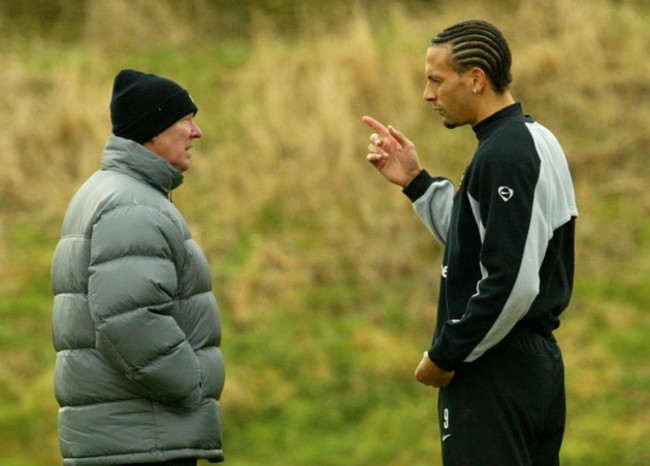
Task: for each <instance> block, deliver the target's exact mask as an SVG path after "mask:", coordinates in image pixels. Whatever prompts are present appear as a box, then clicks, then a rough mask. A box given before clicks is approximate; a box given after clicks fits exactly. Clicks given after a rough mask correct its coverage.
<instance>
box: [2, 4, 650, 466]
mask: <svg viewBox="0 0 650 466" xmlns="http://www.w3.org/2000/svg"><path fill="white" fill-rule="evenodd" d="M239 3H241V2H236V1H223V2H211V1H208V0H192V1H188V2H184V3H183V5H185V8H183V11H179V8H178V3H177V2H173V1H154V0H135V1H133V2H129V1H127V0H111V1H108V0H96V1H83V0H75V1H74V2H69V3H66V2H63V1H52V2H48V3H47V4H48V5H49V6H48V8H49V10H48V9H43V10H39V9H38V8H35V6H37V5H38V4H39V2H37V1H36V0H30V1H24V2H12V1H9V0H7V1H5V2H0V28H1V30H2V31H3V34H2V37H0V59H1V61H2V64H3V66H2V67H0V83H1V84H2V93H0V128H2V130H0V147H1V148H2V149H1V150H0V161H1V162H2V167H3V169H2V170H1V171H0V199H1V200H0V466H49V465H55V464H60V457H59V452H58V440H57V433H56V413H57V405H56V401H55V400H54V394H53V388H52V373H53V362H54V356H55V355H54V350H53V349H52V345H51V337H50V332H51V323H50V319H51V304H52V293H51V290H50V286H49V267H50V263H51V257H52V253H53V251H54V247H55V245H56V242H57V240H58V235H59V231H60V226H61V221H62V217H63V214H64V211H65V208H66V206H67V203H68V201H69V200H70V198H71V196H72V195H73V194H74V192H75V190H76V189H77V188H78V187H79V185H80V184H81V183H82V182H83V181H84V180H85V179H86V178H87V177H88V176H89V175H90V174H91V173H92V172H93V171H94V170H96V169H97V167H98V164H99V158H100V155H101V151H102V149H103V146H104V143H105V140H106V138H107V137H108V135H109V133H110V121H109V115H108V104H109V99H110V92H111V86H112V80H113V77H114V76H115V74H116V73H117V71H119V69H121V68H124V67H133V68H137V69H142V70H146V71H150V72H155V73H159V74H162V75H164V76H168V77H171V78H173V79H175V80H176V81H178V82H180V83H182V84H184V85H185V86H186V87H188V89H189V90H190V91H191V93H192V95H193V97H194V99H195V100H196V102H197V104H198V107H199V113H198V115H197V121H198V123H199V125H200V126H201V127H202V129H203V131H204V133H205V136H204V138H203V139H201V140H199V141H198V142H197V144H196V147H195V149H194V150H193V151H194V158H193V162H192V163H193V166H192V169H191V171H190V172H188V174H187V176H186V181H185V183H184V185H183V186H182V187H181V188H179V189H178V190H177V191H176V192H175V194H174V202H175V203H176V204H177V205H178V207H179V208H180V210H181V211H182V212H183V213H184V214H185V217H186V219H187V220H188V222H189V223H190V226H191V228H192V233H193V235H194V236H195V238H196V239H197V240H198V241H199V243H200V244H201V245H202V247H203V249H204V251H205V252H206V254H207V256H208V258H209V260H210V263H211V267H212V271H213V274H214V287H215V293H216V295H217V298H218V300H219V303H220V306H221V308H222V318H223V321H224V329H223V331H224V341H223V350H224V354H225V357H226V363H227V380H226V387H225V391H224V394H223V398H222V406H223V423H224V441H225V452H226V455H227V464H231V465H233V466H234V465H298V466H302V465H370V464H382V465H398V466H402V465H405V466H410V465H414V466H419V465H431V464H438V462H439V457H440V456H439V445H438V442H439V440H438V431H437V426H436V420H435V419H436V414H435V413H436V406H435V399H436V393H435V391H433V390H428V389H426V388H424V387H423V386H420V385H419V384H417V383H416V382H415V381H414V378H413V371H414V369H415V366H416V365H417V363H418V362H419V360H420V357H421V354H422V351H423V350H424V349H426V347H427V346H428V343H429V341H430V336H431V333H432V330H433V323H434V321H435V319H434V316H435V303H436V298H437V284H438V275H439V265H440V259H441V250H440V248H439V247H438V246H437V244H436V243H435V241H434V240H433V238H432V237H431V236H430V235H429V234H428V232H427V231H426V229H425V228H424V227H423V226H422V225H421V224H420V223H419V221H418V220H417V219H416V218H415V215H414V214H413V212H412V209H411V206H410V203H409V202H408V200H407V199H406V197H404V196H403V195H402V194H401V193H400V192H399V189H397V188H395V187H394V186H391V185H389V184H388V183H386V182H385V181H384V180H383V179H381V177H380V176H379V175H378V174H377V173H375V172H374V169H373V168H372V167H371V166H370V165H369V164H368V163H367V162H366V161H365V154H366V145H367V137H368V135H369V131H368V130H367V128H366V127H365V126H364V125H363V124H362V123H361V120H360V119H361V116H362V115H365V114H369V115H373V116H375V117H377V118H378V119H380V120H382V121H386V122H390V123H391V124H393V125H394V126H396V127H397V128H399V129H401V130H402V131H404V132H405V133H406V134H407V135H408V136H409V137H410V138H411V139H412V140H413V141H415V142H416V144H417V147H418V152H419V154H420V157H421V159H422V161H423V163H424V165H425V166H426V167H427V169H428V170H429V171H430V172H431V173H435V174H441V175H444V176H449V177H450V178H452V179H454V180H457V179H458V178H459V176H460V173H461V172H462V170H463V168H464V167H465V165H466V164H467V163H468V161H469V159H470V157H471V155H472V153H473V151H474V148H475V145H476V141H475V138H474V135H473V133H472V132H471V129H469V128H460V129H457V130H454V131H448V130H446V129H444V128H443V127H442V125H441V124H440V121H439V118H438V116H437V115H435V114H434V113H432V111H431V109H430V106H429V105H427V104H425V103H424V102H423V101H422V99H421V96H422V90H423V86H424V78H423V69H424V54H425V51H426V46H427V44H428V41H429V40H430V38H431V37H432V36H433V35H434V34H435V33H436V32H437V31H439V30H441V29H442V28H444V27H446V26H448V25H451V24H453V23H455V22H457V21H460V20H463V19H467V18H470V17H481V18H484V19H487V20H490V21H493V22H495V23H496V24H498V25H499V26H500V27H501V29H502V30H503V31H504V33H505V35H506V37H507V38H508V39H509V42H510V44H511V48H512V50H513V56H514V63H513V75H514V83H513V89H512V91H513V95H514V96H515V98H516V99H517V100H521V101H522V102H523V104H524V108H525V110H526V111H527V112H528V113H530V114H531V115H533V116H534V117H535V118H536V119H537V120H539V121H540V122H542V123H543V124H545V125H546V126H547V127H549V128H550V129H551V130H552V131H554V132H555V134H556V135H557V136H558V138H559V139H560V141H561V142H562V144H563V146H564V149H565V152H566V153H567V156H568V159H569V163H570V166H571V169H572V172H573V176H574V182H575V187H576V192H577V196H578V207H579V209H580V214H581V216H580V219H579V223H578V233H577V235H578V237H577V256H578V257H577V260H578V262H577V275H576V286H575V293H574V298H573V301H572V304H571V306H570V308H569V309H568V311H567V312H566V313H565V315H564V319H563V324H562V326H561V328H560V329H559V330H558V331H557V337H558V339H559V340H560V342H561V345H562V348H563V351H564V356H565V364H566V369H567V389H568V397H569V398H568V426H567V432H566V438H565V443H564V446H563V450H562V460H563V464H564V465H568V466H582V465H590V466H591V465H596V466H598V465H604V466H605V465H614V464H615V465H639V466H640V465H645V464H650V444H649V443H648V441H647V439H648V438H650V423H649V422H648V420H649V419H650V363H649V362H648V349H647V348H648V341H650V315H649V313H648V303H650V281H649V279H648V277H650V220H649V213H650V194H648V191H647V185H646V183H647V182H648V180H649V175H650V173H649V170H648V147H649V146H650V131H648V123H649V122H650V105H648V104H649V102H648V100H649V99H648V98H649V96H650V80H649V79H648V76H650V62H649V61H648V56H649V54H650V7H649V5H648V2H647V1H645V0H636V1H635V0H618V1H614V0H609V1H608V0H593V1H590V2H586V1H584V2H579V1H574V0H506V1H500V0H493V1H479V0H466V1H464V2H462V7H461V8H459V7H458V5H460V4H461V3H460V2H454V1H452V0H447V1H442V0H441V1H428V2H424V1H419V2H416V1H412V2H407V1H404V2H388V1H376V2H370V1H368V2H344V1H331V2H320V3H319V6H318V7H306V6H305V5H306V4H308V3H311V2H299V1H293V2H291V1H284V2H283V1H280V0H277V1H272V2H262V1H251V2H247V3H244V5H246V7H244V6H242V5H240V4H239ZM62 5H66V6H67V8H65V7H63V6H62ZM238 5H239V6H238ZM41 6H42V5H41ZM46 10H47V11H46ZM35 11H40V15H39V14H36V13H34V12H35ZM206 464H207V463H206Z"/></svg>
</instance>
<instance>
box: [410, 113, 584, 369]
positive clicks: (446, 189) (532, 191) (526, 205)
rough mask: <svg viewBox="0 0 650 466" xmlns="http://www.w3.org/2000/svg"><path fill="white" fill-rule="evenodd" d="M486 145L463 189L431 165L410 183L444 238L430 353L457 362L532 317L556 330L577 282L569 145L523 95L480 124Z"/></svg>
mask: <svg viewBox="0 0 650 466" xmlns="http://www.w3.org/2000/svg"><path fill="white" fill-rule="evenodd" d="M473 129H474V132H475V133H476V136H477V138H478V141H479V144H478V148H477V150H476V153H475V154H474V158H473V159H472V161H471V162H470V164H469V166H468V167H467V168H466V170H465V173H464V175H463V178H462V180H461V183H460V186H459V187H458V189H457V190H456V193H454V186H453V183H452V182H451V181H450V180H449V179H447V178H441V177H437V178H434V177H431V176H430V175H429V174H428V173H427V172H426V171H422V172H421V173H420V174H419V175H418V176H417V177H416V178H415V179H414V180H413V181H412V182H411V183H410V184H409V185H408V186H407V187H406V188H405V189H404V193H405V194H406V195H407V196H408V197H409V198H410V199H411V200H412V201H413V207H414V209H415V211H416V213H417V215H418V216H419V217H420V219H421V220H422V221H423V223H424V224H425V225H426V226H427V227H428V228H429V230H430V231H431V232H432V233H433V234H434V236H435V237H436V238H437V239H438V240H439V241H440V242H441V243H442V245H443V246H444V247H445V253H444V262H443V266H442V279H441V284H440V295H439V301H438V317H437V324H436V329H435V332H434V337H433V343H432V346H431V348H430V349H429V351H428V354H429V357H430V358H431V360H432V361H434V362H435V363H436V364H437V365H438V366H439V367H441V368H442V369H445V370H454V369H455V368H457V367H458V366H459V365H460V364H461V363H463V362H471V361H474V360H476V359H477V358H479V357H480V356H481V355H482V354H483V353H485V352H486V351H487V350H489V349H490V348H492V347H493V346H494V345H496V344H497V343H499V341H501V340H502V339H503V338H504V337H505V336H506V335H507V334H508V333H509V332H510V331H512V329H513V328H514V327H515V325H517V326H518V327H523V326H530V327H533V328H534V329H535V330H536V331H538V332H540V333H542V334H546V335H551V332H552V331H553V330H554V329H556V328H557V327H558V326H559V318H558V316H559V315H560V313H561V312H562V311H563V310H564V309H565V308H566V307H567V305H568V303H569V299H570V297H571V290H572V287H573V270H574V226H575V218H576V217H577V216H578V210H577V207H576V202H575V194H574V190H573V183H572V180H571V175H570V173H569V168H568V165H567V161H566V158H565V156H564V152H563V151H562V148H561V147H560V144H559V143H558V141H557V139H556V138H555V136H553V134H552V133H551V132H550V131H549V130H548V129H546V128H545V127H543V126H542V125H540V124H538V123H536V122H534V121H533V120H532V119H531V118H530V117H529V116H527V115H524V114H523V112H522V109H521V105H520V104H518V103H516V104H513V105H511V106H508V107H506V108H504V109H502V110H500V111H499V112H497V113H495V114H493V115H491V116H490V117H488V118H487V119H485V120H483V121H481V122H480V123H479V124H477V125H476V126H475V127H474V128H473Z"/></svg>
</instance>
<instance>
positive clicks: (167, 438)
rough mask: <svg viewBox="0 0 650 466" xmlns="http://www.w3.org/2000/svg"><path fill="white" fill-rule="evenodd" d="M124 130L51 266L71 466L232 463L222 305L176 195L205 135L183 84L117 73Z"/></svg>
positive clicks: (87, 188)
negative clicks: (227, 449)
mask: <svg viewBox="0 0 650 466" xmlns="http://www.w3.org/2000/svg"><path fill="white" fill-rule="evenodd" d="M110 108H111V121H112V123H113V134H114V135H113V136H111V137H110V138H109V139H108V141H107V143H106V147H105V149H104V153H103V156H102V162H101V169H100V170H99V171H97V172H96V173H94V174H93V175H92V176H91V177H90V178H89V179H88V180H87V181H86V182H85V183H84V185H83V186H82V187H81V188H80V189H79V191H78V192H77V194H76V195H75V196H74V198H73V199H72V201H71V203H70V205H69V207H68V210H67V212H66V215H65V219H64V221H63V228H62V234H61V239H60V241H59V244H58V245H57V248H56V251H55V254H54V259H53V263H52V271H51V279H52V288H53V291H54V295H55V297H54V312H53V339H54V347H55V349H56V351H57V357H56V365H55V373H54V383H55V392H56V398H57V400H58V402H59V405H60V407H61V408H60V410H59V440H60V447H61V452H62V455H63V458H64V461H63V463H64V465H66V466H85V465H131V464H133V465H135V464H137V465H167V466H172V465H173V466H189V465H196V463H197V459H198V458H205V459H208V460H210V461H211V462H219V461H223V458H224V456H223V452H222V446H221V422H220V417H219V402H218V400H219V397H220V395H221V391H222V389H223V385H224V378H225V372H224V362H223V358H222V354H221V351H220V344H221V328H220V321H219V311H218V307H217V303H216V300H215V297H214V295H213V293H212V281H211V276H210V269H209V266H208V263H207V260H206V258H205V256H204V254H203V252H202V251H201V249H200V247H199V246H198V244H197V243H196V242H195V241H194V240H193V239H192V237H191V235H190V231H189V228H188V226H187V223H186V222H185V220H184V219H183V216H182V215H181V214H180V212H179V211H178V210H177V209H176V207H175V206H174V205H173V204H172V203H171V199H170V193H171V191H172V190H173V189H174V188H176V187H178V186H179V185H180V184H181V183H182V181H183V175H182V172H184V171H185V170H187V169H188V168H189V166H190V157H191V155H190V149H191V148H192V146H193V142H194V139H196V138H200V137H201V136H202V132H201V129H200V128H199V127H198V126H197V124H196V122H195V120H194V116H195V114H196V112H197V107H196V105H195V104H194V101H193V100H192V98H191V97H190V95H189V93H188V92H187V91H186V90H185V89H183V88H182V87H181V86H179V85H178V84H176V83H175V82H173V81H171V80H169V79H166V78H163V77H160V76H156V75H154V74H147V73H142V72H139V71H135V70H129V69H126V70H122V71H120V73H118V75H117V76H116V78H115V82H114V87H113V95H112V99H111V105H110Z"/></svg>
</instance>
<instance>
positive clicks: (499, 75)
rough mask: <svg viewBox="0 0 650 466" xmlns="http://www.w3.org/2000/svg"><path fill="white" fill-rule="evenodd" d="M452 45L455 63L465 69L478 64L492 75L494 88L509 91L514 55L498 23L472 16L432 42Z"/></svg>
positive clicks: (459, 69)
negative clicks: (511, 53) (497, 25)
mask: <svg viewBox="0 0 650 466" xmlns="http://www.w3.org/2000/svg"><path fill="white" fill-rule="evenodd" d="M444 44H449V45H450V46H451V58H452V63H450V65H451V67H452V68H453V69H454V70H456V71H457V72H463V71H465V70H467V69H469V68H471V67H473V66H478V67H479V68H481V69H482V70H483V71H485V74H487V75H488V77H489V78H490V81H491V82H492V85H493V86H494V90H495V91H496V92H497V93H499V94H501V93H503V92H505V90H506V89H507V88H508V85H509V84H510V82H511V81H512V76H511V75H510V65H511V64H512V57H511V55H510V49H509V47H508V43H507V42H506V39H505V38H504V37H503V34H501V31H499V30H498V29H497V28H496V27H495V26H493V25H492V24H490V23H488V22H486V21H481V20H469V21H463V22H462V23H458V24H456V25H455V26H451V27H449V28H447V29H445V30H444V31H442V32H441V33H440V34H438V35H437V36H436V37H434V38H433V39H432V40H431V43H430V44H429V45H430V46H434V45H444Z"/></svg>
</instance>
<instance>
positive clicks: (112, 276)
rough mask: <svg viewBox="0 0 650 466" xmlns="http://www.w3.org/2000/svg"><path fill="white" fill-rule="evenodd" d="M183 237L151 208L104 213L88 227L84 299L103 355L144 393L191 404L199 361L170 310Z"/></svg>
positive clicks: (197, 396) (134, 207)
mask: <svg viewBox="0 0 650 466" xmlns="http://www.w3.org/2000/svg"><path fill="white" fill-rule="evenodd" d="M183 240H184V238H183V233H182V230H181V229H180V228H179V227H178V226H177V225H175V224H174V223H173V222H172V220H171V219H170V218H169V217H167V216H166V215H165V214H164V213H162V212H160V211H158V210H156V209H154V208H152V207H148V206H139V205H129V206H121V207H118V208H115V209H113V210H111V211H109V212H107V213H105V214H104V215H103V216H102V217H101V219H100V220H99V221H98V222H97V223H96V224H95V226H94V228H93V233H92V240H91V247H90V255H91V257H90V269H89V273H90V277H89V282H88V300H89V306H90V313H91V316H92V318H93V320H94V322H95V329H96V347H97V349H98V350H99V351H100V352H101V353H102V354H103V355H104V357H106V359H107V360H108V361H110V363H111V364H112V365H113V366H114V367H115V368H116V369H117V370H119V371H121V372H122V373H123V374H124V375H125V377H127V378H129V379H130V380H132V381H133V382H135V383H136V385H137V386H138V387H139V388H140V389H141V390H142V393H143V395H144V396H146V397H148V398H151V399H154V400H156V401H160V402H162V403H165V404H168V405H177V406H178V407H179V408H183V409H191V408H193V407H195V406H196V405H197V404H198V402H199V399H200V393H201V374H200V367H199V362H198V360H197V357H196V355H195V353H194V351H193V349H192V347H191V346H190V344H189V343H188V341H187V339H186V336H185V334H184V333H183V332H182V331H181V329H180V328H179V326H178V325H177V323H176V321H175V320H174V318H173V317H172V316H171V311H172V309H173V307H174V298H175V296H176V294H177V287H178V278H177V277H178V273H179V271H180V269H181V267H182V266H183V263H184V255H185V253H184V246H183Z"/></svg>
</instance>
